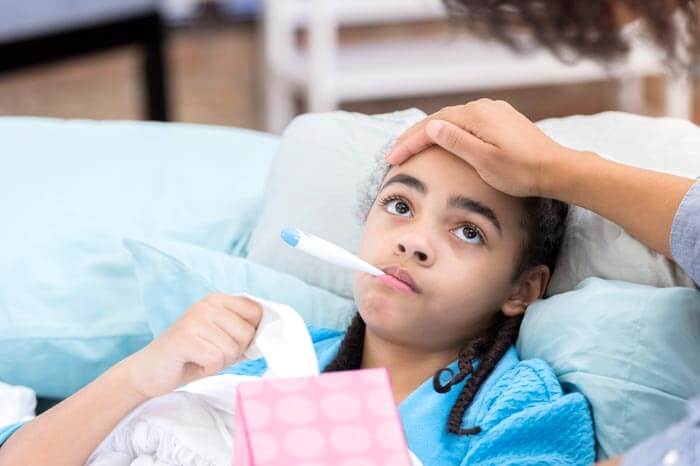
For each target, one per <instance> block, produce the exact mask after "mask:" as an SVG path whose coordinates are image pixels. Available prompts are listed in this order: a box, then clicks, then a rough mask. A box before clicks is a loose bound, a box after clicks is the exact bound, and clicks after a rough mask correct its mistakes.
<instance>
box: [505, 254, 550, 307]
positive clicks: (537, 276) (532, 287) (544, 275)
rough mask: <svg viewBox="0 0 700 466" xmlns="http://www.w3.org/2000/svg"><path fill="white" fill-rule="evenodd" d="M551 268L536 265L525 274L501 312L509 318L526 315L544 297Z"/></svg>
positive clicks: (515, 285)
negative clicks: (531, 305) (531, 306)
mask: <svg viewBox="0 0 700 466" xmlns="http://www.w3.org/2000/svg"><path fill="white" fill-rule="evenodd" d="M549 274H550V273H549V267H547V266H546V265H536V266H535V267H530V268H529V269H527V270H526V271H525V272H523V273H522V274H521V275H520V277H519V278H518V279H517V280H516V281H515V284H514V285H513V289H512V290H511V295H510V296H509V297H508V300H507V301H506V302H504V303H503V305H502V306H501V311H502V312H503V314H505V315H506V316H508V317H512V316H517V315H520V314H523V313H525V310H526V309H527V307H528V306H529V305H530V304H531V303H532V302H533V301H536V300H538V299H540V298H541V297H542V296H544V292H545V290H546V289H547V284H548V283H549Z"/></svg>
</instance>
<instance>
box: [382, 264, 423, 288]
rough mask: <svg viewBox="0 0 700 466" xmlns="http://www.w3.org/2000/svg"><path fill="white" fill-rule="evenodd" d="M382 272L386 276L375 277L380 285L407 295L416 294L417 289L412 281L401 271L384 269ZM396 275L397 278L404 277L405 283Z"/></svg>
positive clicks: (394, 268) (390, 268) (392, 268)
mask: <svg viewBox="0 0 700 466" xmlns="http://www.w3.org/2000/svg"><path fill="white" fill-rule="evenodd" d="M384 272H386V275H381V276H379V277H375V278H376V279H377V280H379V281H380V282H381V283H383V284H385V285H387V286H389V287H391V288H394V289H396V290H399V291H402V292H404V293H407V294H415V293H417V292H418V290H417V288H416V287H415V285H414V284H413V280H412V279H411V277H410V275H408V273H407V272H405V271H402V270H400V269H398V268H397V267H387V268H386V269H384ZM396 275H398V276H399V277H401V276H404V277H406V279H405V281H404V280H402V279H400V278H397V277H396Z"/></svg>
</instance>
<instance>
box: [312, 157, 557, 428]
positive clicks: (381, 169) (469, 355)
mask: <svg viewBox="0 0 700 466" xmlns="http://www.w3.org/2000/svg"><path fill="white" fill-rule="evenodd" d="M389 168H390V167H389V166H387V165H386V164H384V163H382V162H381V161H380V162H379V166H378V167H377V170H375V172H374V173H373V174H372V176H371V177H370V178H369V182H368V186H366V187H364V188H363V189H362V190H361V193H363V198H362V200H361V202H360V204H359V213H360V214H361V216H362V218H363V219H364V220H366V219H367V215H368V214H369V210H370V209H371V207H372V205H373V204H374V202H375V201H376V198H377V194H378V192H379V188H380V187H381V182H382V181H383V179H384V177H385V176H386V174H387V172H388V170H389ZM522 202H523V212H522V214H521V215H522V217H521V218H522V220H521V222H520V225H521V226H522V227H523V229H524V231H525V241H524V243H523V246H522V249H521V251H520V257H519V259H518V261H517V263H516V267H515V268H514V277H515V278H517V276H519V275H520V273H522V272H524V271H525V270H527V269H528V268H529V267H532V266H535V265H539V264H544V265H546V266H547V267H549V269H550V271H553V270H554V265H555V263H556V260H557V256H558V255H559V250H560V248H561V243H562V239H563V236H564V230H565V224H566V217H567V214H568V211H569V206H568V204H565V203H563V202H560V201H556V200H552V199H545V198H537V197H529V198H525V199H523V200H522ZM521 320H522V316H514V317H506V316H505V315H504V314H501V313H499V314H498V316H497V319H496V321H495V322H494V323H493V324H492V325H491V327H489V328H488V329H487V330H486V331H485V332H483V333H482V334H481V335H479V336H477V337H476V338H473V339H472V340H470V341H467V342H466V343H465V345H464V347H463V348H462V349H461V350H460V352H459V357H458V368H459V371H458V372H457V374H454V373H453V371H452V369H450V368H449V367H445V368H443V369H440V370H439V371H438V372H437V373H436V374H435V375H434V376H433V387H434V388H435V391H437V392H438V393H447V392H448V391H450V389H451V388H452V387H453V386H454V385H457V384H459V383H460V382H462V381H463V380H465V379H466V378H467V377H469V379H468V380H467V382H466V383H465V384H464V386H463V387H462V391H461V392H460V394H459V397H458V398H457V401H456V402H455V404H454V406H452V410H451V411H450V416H449V418H448V421H447V430H448V431H449V432H451V433H453V434H457V435H475V434H478V433H479V432H481V428H480V427H478V426H474V427H470V428H467V429H463V428H462V419H463V417H464V413H465V411H466V409H467V408H468V407H469V404H470V403H471V402H472V400H473V399H474V396H475V395H476V392H477V391H478V390H479V387H480V386H481V384H482V383H483V382H484V381H485V380H486V378H487V377H488V376H489V374H491V372H492V371H493V369H494V367H496V364H498V361H500V360H501V358H502V357H503V355H504V354H505V353H506V351H508V348H510V347H511V346H512V345H513V344H515V341H516V339H517V338H518V332H519V331H520V322H521ZM365 328H366V326H365V322H364V321H363V320H362V317H361V316H360V314H356V315H355V316H354V318H353V320H352V322H351V324H350V326H349V327H348V330H347V332H346V334H345V337H344V338H343V341H342V343H341V345H340V349H339V350H338V354H337V355H336V357H335V359H334V360H333V361H331V363H330V364H329V365H328V366H327V367H326V368H325V372H333V371H344V370H353V369H359V368H360V367H361V365H362V351H363V347H364V338H365ZM444 375H447V376H448V377H449V380H447V381H446V382H443V376H444ZM470 376H471V377H470Z"/></svg>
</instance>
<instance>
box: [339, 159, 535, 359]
mask: <svg viewBox="0 0 700 466" xmlns="http://www.w3.org/2000/svg"><path fill="white" fill-rule="evenodd" d="M522 215H523V208H522V205H521V201H520V200H519V199H517V198H514V197H511V196H508V195H505V194H503V193H501V192H499V191H496V190H495V189H493V188H491V187H490V186H489V185H487V184H486V183H485V182H484V181H483V180H482V179H481V178H480V177H479V175H478V174H477V173H476V171H475V170H474V169H473V168H472V167H471V166H469V165H468V164H466V163H465V162H464V161H462V160H461V159H459V158H457V157H455V156H454V155H452V154H450V153H448V152H446V151H444V150H443V149H441V148H437V147H433V148H430V149H428V150H426V151H424V152H422V153H421V154H419V155H417V156H414V157H412V158H411V159H409V160H408V161H407V162H405V163H404V164H402V165H400V166H394V167H392V168H391V170H390V171H389V172H388V174H387V175H386V177H385V178H384V180H383V181H382V185H381V188H380V190H379V194H378V196H377V199H376V201H375V202H374V204H373V205H372V207H371V209H370V211H369V214H368V217H367V221H366V225H365V229H364V234H363V237H362V241H361V244H360V248H359V255H360V257H362V258H363V259H364V260H366V261H368V262H369V263H371V264H373V265H376V266H377V267H379V268H381V269H383V270H384V269H386V270H387V271H388V272H389V273H390V274H392V275H396V276H398V278H400V279H402V281H404V282H409V283H410V282H411V281H412V282H413V284H412V285H411V287H412V288H413V289H409V287H407V286H405V285H402V284H401V283H398V281H397V280H393V279H386V277H385V278H384V279H377V278H375V277H372V276H370V275H368V274H364V273H356V274H355V275H354V277H353V291H354V295H355V300H356V303H357V307H358V309H359V312H360V314H361V315H362V318H363V319H364V321H365V322H366V324H367V328H368V330H369V331H372V332H374V333H375V334H377V335H378V336H380V337H382V338H384V339H386V340H389V341H393V342H395V343H399V344H411V345H415V344H417V343H418V342H420V343H419V344H420V345H424V346H425V347H426V348H430V349H434V350H449V349H450V348H453V347H457V348H458V347H460V346H461V345H462V344H463V343H464V341H465V339H467V338H470V337H472V336H474V335H476V334H478V333H480V332H481V331H483V330H484V329H485V328H486V327H488V326H489V325H491V324H492V323H493V322H494V320H495V319H496V317H497V314H498V313H499V312H504V313H506V314H508V315H513V314H517V313H520V312H524V309H525V307H526V306H527V303H523V302H522V301H523V300H524V299H526V298H525V297H524V295H523V289H522V286H523V284H522V283H521V282H520V281H519V280H518V278H517V277H516V278H515V279H514V273H515V269H516V267H517V264H518V262H519V258H520V254H521V250H522V244H523V242H524V240H525V230H524V229H523V227H522V226H521V225H520V222H521V218H522ZM409 277H410V278H409ZM530 285H532V283H530ZM525 294H527V293H525ZM523 304H524V305H523Z"/></svg>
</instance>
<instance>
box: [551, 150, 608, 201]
mask: <svg viewBox="0 0 700 466" xmlns="http://www.w3.org/2000/svg"><path fill="white" fill-rule="evenodd" d="M604 162H605V159H603V158H602V157H600V156H599V155H598V154H596V153H595V152H591V151H581V150H575V149H570V148H568V147H563V146H559V152H558V153H557V154H555V155H554V156H553V157H552V158H551V159H550V163H549V166H548V167H546V168H545V170H544V176H543V177H542V178H543V183H542V186H541V196H542V197H548V198H551V199H557V200H560V201H563V202H567V203H574V204H575V203H576V200H577V199H578V197H579V195H580V191H581V189H585V184H586V183H585V182H586V181H587V180H590V177H591V176H593V175H594V174H595V173H596V172H597V171H599V170H600V164H601V163H604Z"/></svg>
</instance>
